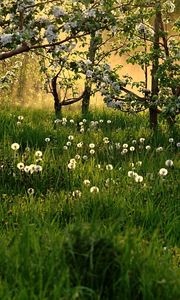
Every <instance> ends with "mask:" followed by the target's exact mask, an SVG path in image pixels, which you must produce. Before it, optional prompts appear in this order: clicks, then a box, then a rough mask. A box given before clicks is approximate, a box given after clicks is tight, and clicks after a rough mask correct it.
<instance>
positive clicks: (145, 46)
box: [0, 0, 180, 128]
mask: <svg viewBox="0 0 180 300" xmlns="http://www.w3.org/2000/svg"><path fill="white" fill-rule="evenodd" d="M174 10H175V3H174V1H170V0H167V1H163V0H122V1H120V0H101V1H99V0H79V1H76V0H71V1H68V0H67V1H61V0H59V1H58V0H49V1H48V0H46V1H45V0H44V1H43V0H25V1H21V0H18V1H16V0H2V1H1V4H0V46H1V51H0V60H1V61H5V60H7V61H11V60H12V59H14V57H18V55H19V54H22V53H26V52H30V53H33V54H34V53H35V54H36V55H37V56H38V60H39V63H40V69H41V72H42V74H43V76H44V78H45V81H46V88H47V90H48V91H49V92H51V93H52V95H53V97H54V107H55V111H56V114H57V115H58V114H59V113H60V112H61V109H62V107H63V106H65V105H69V104H73V103H76V102H78V101H82V112H83V113H87V112H88V109H89V103H90V98H91V97H92V96H93V95H95V94H96V93H100V94H101V96H102V97H103V99H104V101H105V102H106V103H107V105H108V106H111V107H114V108H118V109H120V110H122V111H124V112H134V113H137V112H140V111H143V110H146V109H149V115H150V126H151V127H152V128H155V127H156V126H157V124H158V114H159V113H160V112H161V113H163V114H164V115H165V116H166V117H167V118H168V120H169V121H171V122H174V120H175V117H176V116H177V114H179V112H180V83H179V79H180V77H179V75H180V74H179V73H180V72H179V64H178V62H179V58H180V48H179V39H178V38H179V31H180V20H179V19H177V18H175V14H174ZM112 53H114V54H116V55H119V56H122V55H124V54H125V55H126V57H127V62H128V63H129V64H132V65H134V64H138V65H139V66H140V67H141V68H142V70H143V72H144V80H143V81H141V82H134V81H133V80H132V74H129V75H125V76H120V75H119V72H118V70H119V68H120V67H122V66H119V65H117V66H116V67H115V68H112V67H111V66H110V64H108V63H107V61H108V59H109V57H110V56H111V55H112ZM132 72H133V68H132ZM14 74H15V73H14ZM8 76H9V73H8V72H7V74H6V76H4V78H3V80H1V84H3V82H7V78H6V77H8ZM11 76H12V74H11ZM79 82H80V83H81V89H79V84H78V83H79ZM134 87H136V90H135V91H134V90H133V88H134Z"/></svg>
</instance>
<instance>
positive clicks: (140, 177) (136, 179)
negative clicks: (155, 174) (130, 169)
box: [134, 175, 143, 182]
mask: <svg viewBox="0 0 180 300" xmlns="http://www.w3.org/2000/svg"><path fill="white" fill-rule="evenodd" d="M134 180H135V181H136V182H142V181H143V176H140V175H135V176H134Z"/></svg>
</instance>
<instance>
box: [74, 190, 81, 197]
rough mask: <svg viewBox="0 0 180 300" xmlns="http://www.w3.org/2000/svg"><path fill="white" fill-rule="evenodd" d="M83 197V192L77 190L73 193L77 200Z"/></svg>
mask: <svg viewBox="0 0 180 300" xmlns="http://www.w3.org/2000/svg"><path fill="white" fill-rule="evenodd" d="M81 195H82V193H81V191H80V190H75V191H73V192H72V196H73V197H75V198H80V197H81Z"/></svg>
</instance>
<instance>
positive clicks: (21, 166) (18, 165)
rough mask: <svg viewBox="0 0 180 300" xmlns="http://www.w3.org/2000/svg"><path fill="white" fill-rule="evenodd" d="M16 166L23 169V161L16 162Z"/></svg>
mask: <svg viewBox="0 0 180 300" xmlns="http://www.w3.org/2000/svg"><path fill="white" fill-rule="evenodd" d="M17 168H18V169H19V170H21V171H22V170H24V163H23V162H20V163H18V164H17Z"/></svg>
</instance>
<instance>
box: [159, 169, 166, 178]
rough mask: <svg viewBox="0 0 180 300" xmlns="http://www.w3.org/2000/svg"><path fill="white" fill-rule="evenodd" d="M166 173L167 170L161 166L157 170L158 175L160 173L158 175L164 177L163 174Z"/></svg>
mask: <svg viewBox="0 0 180 300" xmlns="http://www.w3.org/2000/svg"><path fill="white" fill-rule="evenodd" d="M167 174H168V170H167V169H165V168H161V169H160V170H159V175H160V176H162V177H164V176H166V175H167Z"/></svg>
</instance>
